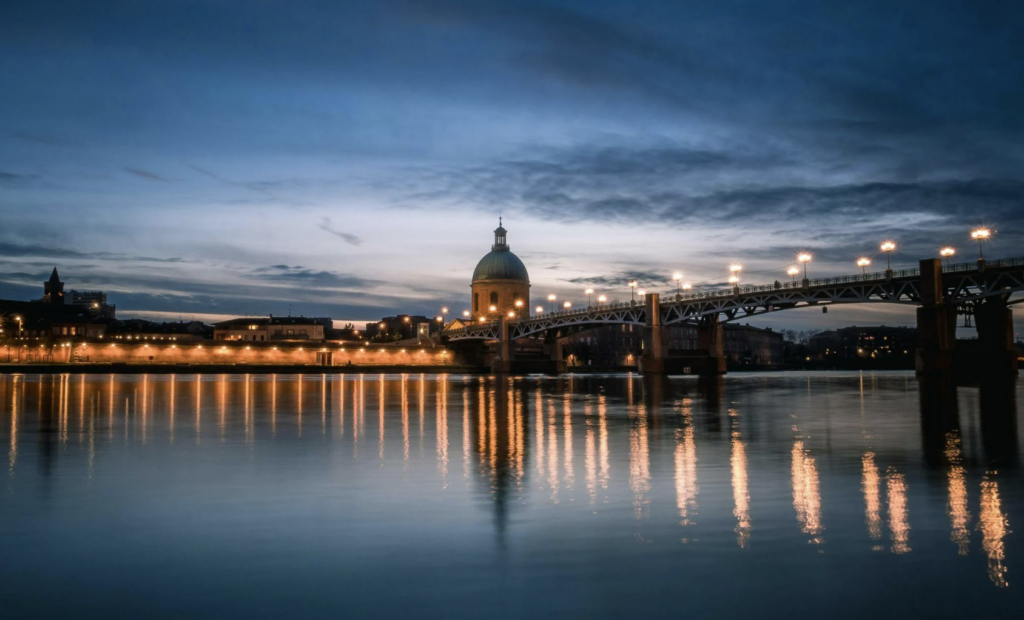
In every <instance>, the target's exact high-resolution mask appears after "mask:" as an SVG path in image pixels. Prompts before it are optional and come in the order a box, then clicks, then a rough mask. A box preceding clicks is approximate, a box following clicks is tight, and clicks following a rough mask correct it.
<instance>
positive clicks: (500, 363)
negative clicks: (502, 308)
mask: <svg viewBox="0 0 1024 620" xmlns="http://www.w3.org/2000/svg"><path fill="white" fill-rule="evenodd" d="M512 351H513V345H512V339H511V338H509V333H508V319H506V318H505V317H502V318H501V321H500V322H499V323H498V351H497V355H495V356H494V357H493V358H492V359H491V373H492V374H496V375H503V374H508V373H510V372H512Z"/></svg>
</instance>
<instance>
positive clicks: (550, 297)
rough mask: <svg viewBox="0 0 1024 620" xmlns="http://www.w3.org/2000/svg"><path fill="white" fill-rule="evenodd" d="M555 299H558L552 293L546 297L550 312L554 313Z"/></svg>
mask: <svg viewBox="0 0 1024 620" xmlns="http://www.w3.org/2000/svg"><path fill="white" fill-rule="evenodd" d="M556 299H558V298H557V297H555V295H554V293H552V294H551V295H548V304H549V305H550V306H551V311H552V312H554V311H555V300H556Z"/></svg>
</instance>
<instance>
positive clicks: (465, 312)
mask: <svg viewBox="0 0 1024 620" xmlns="http://www.w3.org/2000/svg"><path fill="white" fill-rule="evenodd" d="M469 314H470V312H469V310H463V311H462V316H464V317H466V318H469Z"/></svg>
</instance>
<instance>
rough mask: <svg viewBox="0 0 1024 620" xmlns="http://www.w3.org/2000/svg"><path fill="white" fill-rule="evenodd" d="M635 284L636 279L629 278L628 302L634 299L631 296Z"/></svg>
mask: <svg viewBox="0 0 1024 620" xmlns="http://www.w3.org/2000/svg"><path fill="white" fill-rule="evenodd" d="M636 286H637V281H636V280H630V281H629V303H633V302H634V301H635V299H634V298H633V291H634V290H635V289H636Z"/></svg>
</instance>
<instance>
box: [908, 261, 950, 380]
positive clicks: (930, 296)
mask: <svg viewBox="0 0 1024 620" xmlns="http://www.w3.org/2000/svg"><path fill="white" fill-rule="evenodd" d="M920 293H921V306H920V307H919V308H918V309H917V351H916V355H915V361H914V366H915V368H916V370H917V374H918V375H934V374H942V373H948V372H950V371H951V370H952V369H953V354H954V350H955V349H956V307H955V306H954V305H953V304H947V303H946V301H945V299H944V297H945V289H944V288H943V285H942V261H941V260H939V259H937V258H929V259H926V260H922V261H921V288H920Z"/></svg>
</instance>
